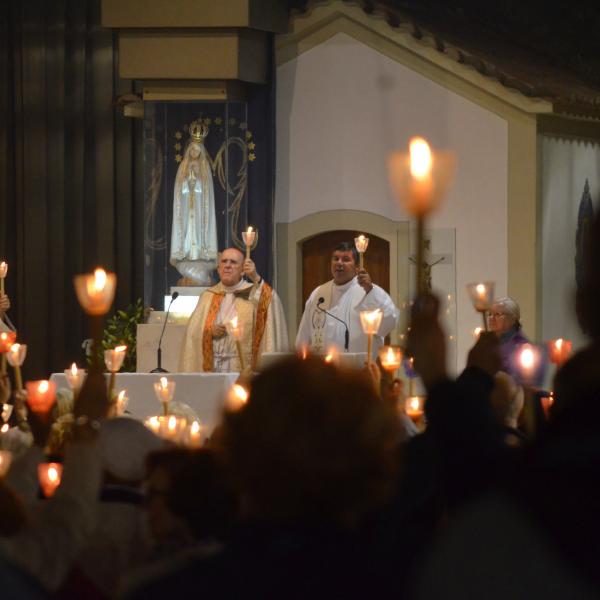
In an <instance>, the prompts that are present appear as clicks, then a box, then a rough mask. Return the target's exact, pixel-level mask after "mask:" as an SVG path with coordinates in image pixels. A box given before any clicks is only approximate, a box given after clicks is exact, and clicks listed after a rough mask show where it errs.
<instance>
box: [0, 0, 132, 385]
mask: <svg viewBox="0 0 600 600" xmlns="http://www.w3.org/2000/svg"><path fill="white" fill-rule="evenodd" d="M0 19H1V21H0V28H1V31H0V260H2V259H4V260H6V261H7V262H8V263H9V274H8V278H7V280H6V289H7V293H8V294H9V296H10V298H11V302H12V305H13V307H12V308H11V310H10V312H9V316H10V317H11V318H12V320H13V321H14V322H15V324H16V326H17V329H18V338H19V341H21V342H22V343H26V344H27V345H28V356H27V359H26V361H25V365H24V375H25V377H26V378H29V379H32V378H42V377H43V378H46V377H48V375H49V373H50V372H52V371H57V370H63V369H64V368H65V367H67V366H68V365H69V364H70V363H71V362H72V361H74V360H76V361H77V362H78V364H80V365H82V364H83V359H84V354H83V351H82V349H81V344H82V341H83V340H84V338H86V337H88V330H87V324H86V320H85V318H84V315H83V314H82V311H81V309H80V308H79V305H78V303H77V300H76V298H75V294H74V291H73V285H72V278H73V275H74V274H76V273H82V272H87V271H91V270H92V269H93V268H94V267H95V266H96V265H102V266H104V267H105V268H107V269H109V270H112V271H115V272H116V273H117V277H118V289H117V295H116V299H115V307H117V308H121V307H124V306H126V305H127V304H128V303H129V302H131V301H132V300H133V299H135V298H136V297H138V296H141V295H142V292H143V264H142V260H143V253H142V251H141V249H142V248H143V193H142V189H141V183H140V182H141V181H142V177H141V169H142V156H141V154H139V151H140V150H141V148H142V144H141V135H142V127H141V123H140V122H138V121H136V120H134V119H128V118H125V117H124V116H123V115H122V114H121V113H119V112H118V111H117V110H116V109H115V108H114V107H113V103H114V99H115V98H116V97H118V96H120V95H122V94H125V93H128V92H131V91H132V84H131V83H130V82H126V81H121V80H120V79H119V78H118V72H117V45H116V39H115V37H114V35H113V33H112V32H111V31H110V30H105V29H102V28H101V27H100V1H99V0H52V1H50V2H48V1H46V0H29V1H27V2H21V1H19V0H9V1H4V2H0ZM136 149H138V150H136Z"/></svg>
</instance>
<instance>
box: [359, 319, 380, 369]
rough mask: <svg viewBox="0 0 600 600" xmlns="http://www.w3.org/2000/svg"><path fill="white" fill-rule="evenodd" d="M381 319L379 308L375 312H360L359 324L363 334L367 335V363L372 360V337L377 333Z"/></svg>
mask: <svg viewBox="0 0 600 600" xmlns="http://www.w3.org/2000/svg"><path fill="white" fill-rule="evenodd" d="M382 318H383V312H382V311H381V309H379V308H376V309H375V310H361V311H360V324H361V326H362V330H363V332H364V333H365V334H366V335H367V363H371V362H372V360H373V358H372V356H371V353H372V349H373V336H374V335H376V334H377V332H378V331H379V326H380V325H381V319H382Z"/></svg>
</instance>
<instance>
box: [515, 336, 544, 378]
mask: <svg viewBox="0 0 600 600" xmlns="http://www.w3.org/2000/svg"><path fill="white" fill-rule="evenodd" d="M539 364H540V351H539V349H538V348H537V347H536V346H534V345H533V344H523V345H522V346H521V347H520V349H519V351H518V354H517V365H518V370H519V373H520V374H521V378H522V380H523V382H524V383H525V384H528V385H530V384H531V383H532V382H533V379H534V377H535V373H536V370H537V368H538V365H539Z"/></svg>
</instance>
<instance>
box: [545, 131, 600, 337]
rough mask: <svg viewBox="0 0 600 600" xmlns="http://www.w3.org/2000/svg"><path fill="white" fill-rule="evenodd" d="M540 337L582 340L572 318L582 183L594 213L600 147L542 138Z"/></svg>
mask: <svg viewBox="0 0 600 600" xmlns="http://www.w3.org/2000/svg"><path fill="white" fill-rule="evenodd" d="M541 140H542V143H541V146H542V161H543V162H542V228H543V234H542V240H543V241H542V336H543V338H544V339H546V340H547V339H552V338H557V337H564V338H567V339H570V340H572V341H573V343H574V345H575V346H576V347H580V346H581V345H582V344H583V343H584V342H585V338H584V336H583V334H582V333H581V331H580V329H579V326H578V325H577V320H576V319H575V312H574V292H575V233H576V231H577V214H578V211H579V202H580V201H581V196H582V194H583V189H584V185H585V180H586V179H587V180H588V181H589V184H590V193H591V196H592V203H593V205H594V212H596V211H597V209H598V198H599V196H600V146H599V145H598V144H592V143H588V142H583V141H574V140H568V139H559V138H555V137H549V136H542V138H541Z"/></svg>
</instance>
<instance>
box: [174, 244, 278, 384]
mask: <svg viewBox="0 0 600 600" xmlns="http://www.w3.org/2000/svg"><path fill="white" fill-rule="evenodd" d="M217 271H218V273H219V277H220V282H219V283H218V284H217V285H215V286H213V287H211V288H209V289H208V290H206V291H205V292H204V293H203V294H202V295H201V296H200V298H199V300H198V305H197V306H196V310H195V311H194V312H193V314H192V316H191V317H190V320H189V322H188V326H187V330H186V333H185V337H184V341H183V346H182V348H181V353H180V356H179V368H178V371H179V372H180V373H196V372H215V373H227V372H240V371H241V370H242V369H241V365H240V361H239V358H238V353H237V347H236V340H235V338H234V336H233V335H232V331H231V323H232V321H234V319H237V321H235V322H236V323H237V326H238V327H239V331H240V346H241V350H242V357H243V361H244V367H245V368H250V369H254V368H255V366H256V363H257V361H258V358H259V356H260V355H261V354H262V353H264V352H286V351H287V350H288V349H289V348H288V335H287V326H286V322H285V316H284V314H283V308H282V306H281V301H280V300H279V297H278V296H277V294H276V293H275V291H274V290H273V288H271V286H270V285H269V284H268V283H267V282H266V281H264V280H263V279H262V277H260V275H259V274H258V273H257V272H256V266H255V264H254V262H253V261H252V260H251V259H246V260H244V255H243V254H242V253H241V252H240V251H239V250H238V249H237V248H227V249H226V250H223V252H222V253H221V255H220V256H219V261H218V267H217ZM243 275H246V276H247V277H248V279H249V280H250V282H247V281H245V280H244V279H243ZM228 325H229V326H228Z"/></svg>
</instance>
